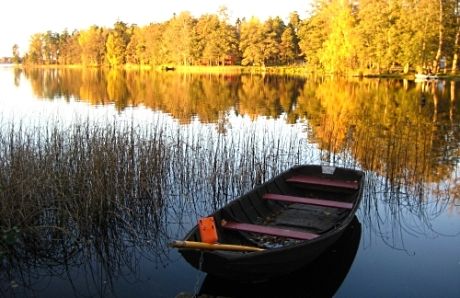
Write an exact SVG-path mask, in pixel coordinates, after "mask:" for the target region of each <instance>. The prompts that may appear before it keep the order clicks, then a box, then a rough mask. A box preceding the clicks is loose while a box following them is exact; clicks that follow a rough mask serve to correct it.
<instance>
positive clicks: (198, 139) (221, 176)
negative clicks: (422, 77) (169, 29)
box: [0, 67, 460, 297]
mask: <svg viewBox="0 0 460 298" xmlns="http://www.w3.org/2000/svg"><path fill="white" fill-rule="evenodd" d="M85 126H91V127H96V131H98V130H97V129H98V128H99V129H100V130H101V131H102V133H101V135H104V131H106V130H107V131H110V130H116V129H119V130H121V134H122V135H123V133H124V132H128V135H131V136H132V135H135V136H137V137H136V138H134V140H136V141H139V144H141V145H139V146H141V147H142V146H143V145H142V144H146V143H148V142H150V141H151V139H152V138H158V139H160V140H161V143H162V146H163V147H161V148H166V149H164V150H163V149H162V150H163V151H161V152H162V154H164V155H161V154H160V155H155V156H153V157H152V159H153V158H154V157H155V158H156V159H158V165H159V166H158V171H161V174H158V176H155V175H156V174H155V173H152V176H149V177H160V179H159V180H156V178H155V179H152V180H149V179H145V181H144V180H142V178H143V177H135V178H133V179H134V180H136V179H138V180H139V181H142V183H143V184H142V185H148V186H147V188H146V189H147V190H148V191H147V192H146V194H145V193H143V192H142V191H140V190H137V188H136V189H135V190H129V191H128V192H131V193H132V198H129V199H128V198H126V197H123V202H124V203H123V205H122V206H123V210H122V211H119V213H116V214H117V216H116V218H114V219H110V224H109V225H107V226H104V232H103V233H102V234H101V229H102V228H101V226H100V220H99V221H96V220H94V218H93V217H88V218H86V217H85V221H89V222H86V223H85V224H86V225H89V226H91V227H92V228H90V229H88V230H87V231H86V232H85V233H83V232H82V231H83V225H82V223H81V222H80V221H79V218H80V217H78V216H77V215H75V214H70V215H68V216H67V217H66V218H67V224H68V227H67V229H66V230H69V231H72V233H71V234H72V235H73V236H69V237H61V238H56V237H54V238H53V237H52V235H55V234H53V233H49V232H46V233H45V232H43V233H42V234H40V232H39V233H38V234H40V235H43V237H42V238H43V239H41V240H40V241H39V243H38V244H37V245H36V246H34V247H35V248H37V247H43V248H44V249H43V250H42V251H40V253H37V250H36V249H34V250H33V251H32V250H31V249H28V248H29V247H30V246H28V244H27V242H26V241H25V240H24V239H27V229H25V228H21V227H20V231H19V232H18V235H19V236H16V237H17V239H16V240H17V241H16V242H15V243H14V244H13V245H10V246H9V249H10V250H11V251H10V252H9V253H7V254H4V257H3V260H2V264H1V266H2V269H1V271H0V297H10V296H13V297H30V296H32V297H72V296H73V297H92V296H97V297H176V296H178V295H179V294H181V293H188V294H189V295H193V294H210V295H215V296H224V297H270V296H273V297H328V296H332V295H334V296H335V297H460V167H459V166H460V163H459V160H460V150H459V143H460V82H455V81H436V82H428V83H427V82H424V83H416V82H413V81H403V80H377V79H372V80H358V79H356V80H348V81H347V80H339V79H336V80H333V79H313V78H311V79H310V78H309V79H305V78H293V77H280V76H268V75H267V76H259V75H257V76H256V75H253V76H250V75H244V76H237V75H192V74H177V73H174V72H168V73H157V72H135V71H132V72H121V71H100V70H96V69H91V70H75V69H73V70H72V69H62V70H53V69H46V70H43V69H41V70H17V69H14V68H12V67H0V136H1V138H0V140H1V142H0V146H2V147H3V148H0V151H1V152H7V150H6V149H5V148H6V147H5V146H9V145H10V144H11V142H12V139H13V138H8V137H6V136H8V134H11V133H12V132H17V133H18V134H20V135H25V136H30V135H32V136H33V137H32V139H33V141H32V142H31V143H32V145H30V146H32V147H33V146H36V145H34V144H47V143H46V142H47V138H48V137H50V136H53V134H50V133H48V132H49V130H50V127H51V128H52V129H57V130H58V131H60V132H61V133H62V135H64V136H65V135H68V134H69V132H70V134H71V135H72V132H75V131H77V130H78V129H77V130H76V129H75V127H78V128H80V127H85ZM78 131H79V130H78ZM91 131H93V130H91ZM77 135H79V136H82V135H84V133H82V134H77ZM109 137H110V135H109ZM37 139H38V140H37ZM88 139H89V138H88ZM128 139H129V140H133V139H132V138H129V137H128ZM104 140H106V141H107V140H108V138H106V139H104ZM15 142H21V140H19V141H17V140H16V141H15ZM40 142H43V143H40ZM110 144H112V143H110ZM136 144H137V143H136ZM44 146H45V145H44ZM84 146H85V145H83V147H84ZM107 146H108V145H107ZM110 146H111V145H110ZM126 146H127V148H128V147H129V144H127V145H126ZM45 147H46V146H45ZM69 147H71V146H70V145H69ZM134 147H137V145H136V146H134ZM46 148H48V147H46ZM129 148H133V147H129ZM142 148H144V147H142ZM146 148H150V147H146ZM4 149H5V150H4ZM65 150H71V148H70V149H69V148H68V149H65ZM8 152H9V151H8ZM70 152H71V151H70ZM143 154H144V153H143V151H141V150H140V151H139V152H137V153H136V154H133V155H132V156H135V157H137V158H138V159H137V160H136V158H133V159H132V160H131V161H127V166H130V164H132V165H133V167H134V168H136V169H138V168H139V167H140V165H139V164H140V163H141V161H140V160H141V158H142V156H144V155H143ZM130 156H131V155H130ZM158 156H160V157H158ZM0 159H4V160H8V156H6V155H5V154H0ZM300 163H318V164H320V163H321V164H331V165H336V166H346V167H353V168H358V169H362V170H364V171H365V172H366V175H367V179H366V180H367V181H366V188H365V191H364V198H363V202H362V205H361V207H360V209H359V210H358V213H357V219H356V220H355V221H354V222H353V224H352V227H351V228H350V229H349V230H348V231H347V233H346V234H345V235H344V237H343V238H342V239H341V240H339V241H338V243H336V245H335V246H334V247H333V248H332V249H331V250H330V251H328V252H326V253H325V255H324V256H322V257H321V258H320V259H318V260H317V261H316V262H315V263H314V264H312V265H311V266H308V267H306V268H305V269H303V270H301V271H300V272H296V273H295V274H294V275H291V276H288V277H285V278H280V279H279V280H276V281H271V282H269V283H259V284H240V285H235V284H234V283H231V282H229V281H225V280H219V279H217V278H215V277H212V276H206V275H205V274H204V273H201V272H199V271H197V270H195V269H194V268H192V267H191V266H190V265H189V264H188V263H186V262H185V261H184V260H183V259H182V258H181V256H180V255H179V254H178V253H177V252H176V251H175V250H174V249H171V248H169V247H168V243H169V242H170V241H171V240H174V239H179V238H181V237H182V236H183V235H184V234H185V232H186V231H187V230H188V229H190V228H191V227H192V226H193V225H195V223H196V220H197V219H198V218H199V217H200V216H203V215H206V214H209V213H210V212H212V211H213V210H215V209H216V208H219V207H220V206H223V205H224V204H225V203H227V202H229V201H230V200H232V198H234V197H236V196H238V195H239V194H242V193H243V192H245V191H247V190H248V189H250V188H251V187H252V186H253V185H255V184H257V183H260V182H261V181H264V180H266V179H269V178H271V177H273V176H274V175H276V174H277V173H279V172H281V171H283V170H286V169H287V168H289V167H290V166H293V165H296V164H300ZM2 164H4V163H3V161H2ZM3 170H4V169H2V168H0V175H2V174H1V171H3ZM71 170H73V168H72V169H71ZM69 171H70V170H69ZM152 171H153V172H156V171H155V170H152ZM133 172H136V171H133ZM85 175H86V174H85ZM134 175H135V174H134ZM127 177H128V176H127ZM88 179H90V178H88ZM109 179H111V178H110V177H109ZM2 181H7V180H2ZM136 181H137V180H136ZM139 185H141V184H139ZM37 187H38V185H37ZM7 188H15V191H17V190H19V189H20V188H21V186H20V185H0V192H2V191H4V190H5V189H7ZM77 191H78V190H77ZM81 191H82V192H83V191H85V190H84V189H81ZM123 191H124V190H123ZM114 193H115V194H116V195H118V194H119V192H114ZM123 193H124V194H125V192H123ZM124 196H125V195H124ZM133 198H135V199H133ZM109 200H110V199H109ZM18 204H19V203H18ZM2 205H3V206H2ZM5 205H6V204H5V203H4V202H0V209H1V211H2V212H4V209H6V207H5ZM18 206H21V205H18ZM53 208H54V207H53ZM50 210H51V208H50V209H49V210H48V209H47V210H45V209H43V210H38V211H36V212H35V213H37V212H38V213H40V215H37V216H41V217H40V218H41V220H44V219H43V218H45V219H46V218H47V217H46V216H48V214H49V212H51V211H50ZM24 212H26V211H24ZM117 212H118V211H117ZM2 214H3V215H2V216H3V218H2V219H1V220H0V223H1V224H2V225H4V226H2V230H5V229H6V227H7V226H8V224H9V223H11V222H14V220H15V219H14V218H8V213H2ZM34 216H35V215H34ZM69 218H70V219H69ZM81 218H83V217H81ZM15 225H16V226H17V225H19V224H15ZM40 227H41V228H43V227H44V225H43V224H42V225H41V226H40ZM49 229H50V227H46V230H47V231H49ZM88 231H89V232H88ZM95 231H98V232H95ZM3 234H4V235H7V234H5V232H3ZM8 235H9V234H8ZM101 235H103V237H101ZM0 255H1V254H0Z"/></svg>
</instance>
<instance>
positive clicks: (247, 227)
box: [222, 222, 319, 240]
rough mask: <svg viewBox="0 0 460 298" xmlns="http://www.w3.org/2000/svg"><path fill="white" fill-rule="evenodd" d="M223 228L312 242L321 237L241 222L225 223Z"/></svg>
mask: <svg viewBox="0 0 460 298" xmlns="http://www.w3.org/2000/svg"><path fill="white" fill-rule="evenodd" d="M222 227H223V228H225V229H229V230H236V231H243V232H251V233H258V234H266V235H272V236H279V237H286V238H292V239H300V240H311V239H314V238H316V237H318V236H319V235H318V234H314V233H308V232H303V231H294V230H288V229H284V228H279V227H272V226H262V225H254V224H248V223H239V222H225V223H223V224H222Z"/></svg>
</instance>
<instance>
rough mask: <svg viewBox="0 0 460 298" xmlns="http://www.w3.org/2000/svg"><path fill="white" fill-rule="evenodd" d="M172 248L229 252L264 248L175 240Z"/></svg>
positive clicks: (171, 244)
mask: <svg viewBox="0 0 460 298" xmlns="http://www.w3.org/2000/svg"><path fill="white" fill-rule="evenodd" d="M170 246H171V247H175V248H191V249H204V250H229V251H262V250H264V249H263V248H260V247H255V246H246V245H236V244H221V243H215V244H210V243H205V242H196V241H181V240H174V241H173V242H171V243H170Z"/></svg>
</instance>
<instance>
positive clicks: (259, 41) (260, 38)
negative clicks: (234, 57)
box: [239, 17, 265, 66]
mask: <svg viewBox="0 0 460 298" xmlns="http://www.w3.org/2000/svg"><path fill="white" fill-rule="evenodd" d="M263 30H264V29H263V24H262V23H261V22H260V20H259V19H258V18H255V17H252V18H250V19H249V20H248V21H243V22H242V23H241V28H240V46H239V48H240V50H241V53H242V55H243V60H242V61H241V64H242V65H254V66H265V61H264V49H263V43H264V35H263Z"/></svg>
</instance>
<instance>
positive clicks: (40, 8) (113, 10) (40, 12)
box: [0, 0, 310, 57]
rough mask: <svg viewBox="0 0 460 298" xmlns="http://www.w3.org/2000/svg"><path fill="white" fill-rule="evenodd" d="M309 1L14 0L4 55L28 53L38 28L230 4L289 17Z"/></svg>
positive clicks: (0, 45) (1, 22) (139, 20)
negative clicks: (15, 46) (16, 49)
mask: <svg viewBox="0 0 460 298" xmlns="http://www.w3.org/2000/svg"><path fill="white" fill-rule="evenodd" d="M309 2H310V1H309V0H284V1H280V0H276V1H273V0H265V1H248V0H246V1H245V0H233V1H232V0H188V1H187V0H163V1H146V0H144V1H143V0H128V1H127V0H104V1H101V0H77V1H75V0H74V1H67V0H14V1H13V0H10V1H5V2H4V3H2V5H1V6H2V9H1V12H0V57H3V56H11V52H12V46H13V44H15V43H16V44H18V45H19V49H20V52H21V54H22V53H24V52H26V51H27V46H28V41H29V38H30V36H31V35H32V34H34V33H37V32H46V31H47V30H51V31H53V32H61V31H62V30H64V29H65V28H67V29H68V30H69V31H72V30H73V29H86V28H88V27H89V26H91V25H99V26H108V27H110V26H112V25H113V23H114V22H115V21H117V20H121V21H123V22H126V23H128V24H132V23H134V24H138V25H140V26H142V25H146V24H148V23H150V22H163V21H166V20H168V19H169V18H171V16H172V15H173V13H179V12H181V11H189V12H191V13H192V14H193V15H194V16H197V17H198V16H200V15H202V14H204V13H214V12H217V10H218V9H219V7H220V6H223V5H224V6H226V7H227V8H228V10H229V12H230V18H231V20H234V19H236V18H237V17H241V18H242V17H246V18H249V17H251V16H256V17H259V18H260V19H262V20H264V19H266V18H267V17H269V16H280V17H281V18H283V19H285V20H287V17H288V16H289V13H290V12H292V11H297V12H298V13H299V15H300V16H301V18H304V17H306V16H307V11H308V10H309V8H310V4H309Z"/></svg>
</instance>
